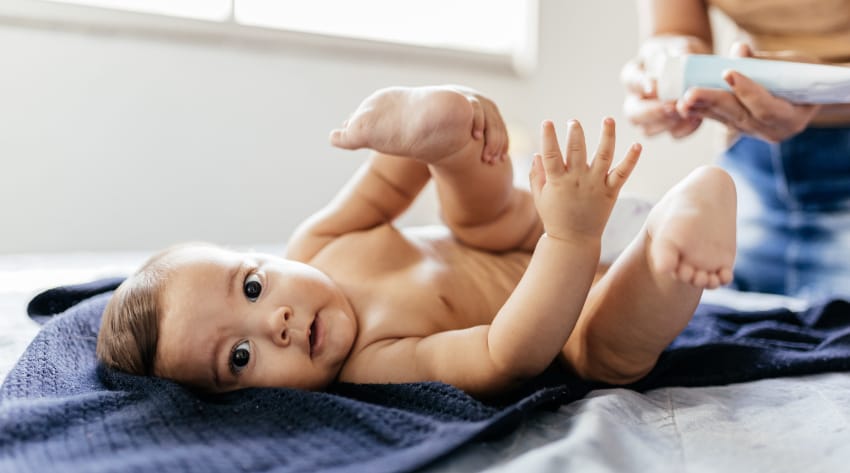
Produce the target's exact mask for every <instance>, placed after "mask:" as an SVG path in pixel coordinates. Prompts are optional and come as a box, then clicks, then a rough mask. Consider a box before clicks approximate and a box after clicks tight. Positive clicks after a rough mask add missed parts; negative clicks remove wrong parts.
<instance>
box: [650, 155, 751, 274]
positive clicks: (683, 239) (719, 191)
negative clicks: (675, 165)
mask: <svg viewBox="0 0 850 473" xmlns="http://www.w3.org/2000/svg"><path fill="white" fill-rule="evenodd" d="M735 212H736V196H735V185H734V183H733V182H732V179H731V178H730V177H729V175H728V174H726V172H725V171H723V170H721V169H720V168H717V167H710V166H706V167H702V168H699V169H697V170H695V171H694V172H692V173H691V174H690V175H689V176H688V177H687V178H686V179H685V180H683V181H682V182H680V183H679V184H678V185H677V186H676V187H674V188H673V189H671V190H670V191H669V192H668V193H667V194H666V195H665V196H664V197H663V198H662V200H661V202H659V203H658V204H657V205H656V206H655V208H653V210H652V212H651V213H650V214H649V217H648V218H647V233H648V235H649V237H650V247H649V258H650V264H651V265H652V267H653V269H654V270H655V271H656V272H657V273H658V274H670V275H671V276H672V277H673V278H675V279H677V280H679V281H682V282H685V283H688V284H691V285H693V286H695V287H698V288H708V289H713V288H716V287H718V286H721V285H723V284H727V283H729V282H730V281H731V280H732V268H733V265H734V262H735Z"/></svg>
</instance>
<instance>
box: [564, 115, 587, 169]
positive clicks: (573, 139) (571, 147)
mask: <svg viewBox="0 0 850 473" xmlns="http://www.w3.org/2000/svg"><path fill="white" fill-rule="evenodd" d="M567 126H568V129H567V169H570V170H575V169H582V168H583V167H586V166H587V148H586V147H585V144H584V130H582V129H581V124H580V123H579V122H578V120H570V123H569V125H567Z"/></svg>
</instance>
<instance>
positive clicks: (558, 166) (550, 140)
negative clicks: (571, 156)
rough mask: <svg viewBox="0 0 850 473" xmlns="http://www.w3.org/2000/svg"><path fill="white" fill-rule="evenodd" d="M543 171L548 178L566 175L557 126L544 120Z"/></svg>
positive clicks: (542, 138)
mask: <svg viewBox="0 0 850 473" xmlns="http://www.w3.org/2000/svg"><path fill="white" fill-rule="evenodd" d="M542 128H543V129H542V136H541V141H542V150H543V155H542V158H541V161H542V162H543V170H544V171H545V172H546V175H547V176H560V175H561V174H563V173H564V171H565V169H564V158H563V156H561V146H560V145H559V144H558V136H557V134H556V133H555V125H554V124H553V123H552V121H551V120H544V121H543V127H542Z"/></svg>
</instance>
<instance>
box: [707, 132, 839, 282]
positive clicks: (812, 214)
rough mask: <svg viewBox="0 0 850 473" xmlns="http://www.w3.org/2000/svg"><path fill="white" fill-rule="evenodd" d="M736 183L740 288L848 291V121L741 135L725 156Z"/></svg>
mask: <svg viewBox="0 0 850 473" xmlns="http://www.w3.org/2000/svg"><path fill="white" fill-rule="evenodd" d="M720 164H721V166H723V168H725V169H726V170H727V171H729V173H730V174H731V175H732V177H733V178H734V179H735V183H736V185H737V187H738V254H737V259H736V262H735V279H734V281H733V283H732V285H733V286H734V287H736V288H737V289H740V290H745V291H759V292H770V293H777V294H786V295H791V296H797V297H805V298H822V297H827V296H844V297H850V128H810V129H807V130H805V131H804V132H802V133H800V134H799V135H797V136H795V137H793V138H791V139H789V140H786V141H784V142H781V143H767V142H765V141H761V140H758V139H755V138H752V137H749V136H743V137H741V138H739V139H738V141H737V142H736V143H735V144H733V145H732V147H731V148H729V149H728V150H727V151H726V152H725V153H724V154H723V156H722V159H721V161H720Z"/></svg>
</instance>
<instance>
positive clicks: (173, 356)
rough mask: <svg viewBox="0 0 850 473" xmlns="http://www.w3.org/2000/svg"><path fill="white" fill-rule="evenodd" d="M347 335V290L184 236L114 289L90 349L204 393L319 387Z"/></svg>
mask: <svg viewBox="0 0 850 473" xmlns="http://www.w3.org/2000/svg"><path fill="white" fill-rule="evenodd" d="M356 334H357V322H356V319H355V317H354V313H353V310H352V308H351V305H350V304H349V303H348V300H347V298H346V297H345V295H344V294H343V293H342V291H341V290H340V289H339V287H337V285H336V284H335V283H334V282H333V281H332V280H331V279H330V278H329V277H328V276H327V275H325V274H324V273H323V272H321V271H319V270H317V269H316V268H313V267H312V266H309V265H306V264H303V263H299V262H296V261H291V260H287V259H283V258H279V257H276V256H272V255H266V254H259V253H239V252H235V251H231V250H227V249H224V248H220V247H217V246H213V245H209V244H194V243H193V244H186V245H180V246H176V247H173V248H169V249H167V250H165V251H163V252H161V253H159V254H157V255H155V256H153V257H152V258H151V259H150V260H148V261H147V262H146V263H145V264H144V265H143V266H142V267H141V268H140V269H139V270H138V271H136V272H135V273H134V274H133V275H131V276H130V277H129V278H127V280H126V281H124V282H123V283H122V284H121V286H119V287H118V289H116V291H115V294H114V295H113V296H112V299H111V300H110V301H109V303H108V304H107V306H106V310H104V313H103V322H102V323H101V328H100V334H99V335H98V339H97V357H98V359H99V360H100V361H102V362H103V363H104V364H106V365H107V366H109V367H111V368H114V369H117V370H120V371H124V372H127V373H131V374H135V375H152V376H159V377H163V378H168V379H172V380H174V381H177V382H179V383H182V384H186V385H188V386H191V387H194V388H199V389H202V390H206V391H214V392H221V391H231V390H234V389H240V388H245V387H260V386H268V387H291V388H301V389H322V388H324V387H326V386H327V385H328V384H329V383H331V382H332V381H333V380H334V379H335V378H336V377H337V375H338V373H339V370H340V368H341V367H342V365H343V363H344V362H345V360H346V358H347V357H348V354H349V352H350V350H351V347H352V345H353V343H354V339H355V336H356Z"/></svg>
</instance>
